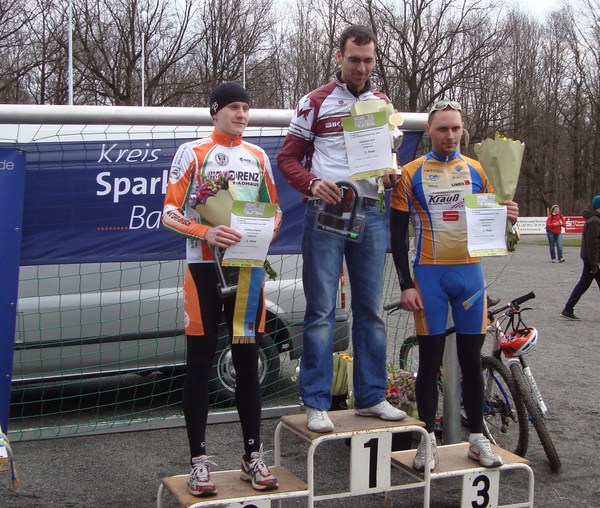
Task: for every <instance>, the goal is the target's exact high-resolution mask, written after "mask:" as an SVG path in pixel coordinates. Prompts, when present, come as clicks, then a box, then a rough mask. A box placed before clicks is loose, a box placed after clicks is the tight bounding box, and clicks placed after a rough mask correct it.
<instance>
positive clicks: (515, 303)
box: [383, 291, 535, 335]
mask: <svg viewBox="0 0 600 508" xmlns="http://www.w3.org/2000/svg"><path fill="white" fill-rule="evenodd" d="M533 298H535V293H534V292H533V291H530V292H529V293H527V294H525V295H521V296H517V298H515V299H513V300H511V301H510V303H507V304H506V305H503V306H502V307H498V308H497V309H493V310H489V311H488V314H489V316H490V317H492V316H495V315H497V314H500V313H501V312H504V311H506V310H508V309H518V308H519V306H520V305H521V304H522V303H525V302H526V301H528V300H532V299H533ZM399 308H400V300H394V301H393V302H391V303H388V304H387V305H384V306H383V310H384V311H394V310H398V309H399ZM451 333H452V332H451ZM447 335H449V334H448V333H447Z"/></svg>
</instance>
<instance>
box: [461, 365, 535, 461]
mask: <svg viewBox="0 0 600 508" xmlns="http://www.w3.org/2000/svg"><path fill="white" fill-rule="evenodd" d="M481 364H482V370H483V382H484V394H485V399H484V403H483V427H484V429H483V430H484V434H485V436H486V437H487V438H488V439H489V440H490V441H491V442H492V443H494V444H497V445H498V446H499V447H500V448H504V449H505V450H509V451H511V452H513V453H515V454H517V455H520V456H521V457H524V456H525V454H526V453H527V446H528V445H529V427H528V425H527V410H526V408H525V405H524V404H523V402H522V400H521V397H520V395H519V392H518V391H517V389H516V387H515V385H514V383H513V381H512V378H511V375H510V372H509V371H508V369H507V368H506V366H505V365H504V364H503V363H502V362H501V361H500V360H498V359H497V358H494V357H492V356H484V357H482V358H481ZM463 413H464V410H463Z"/></svg>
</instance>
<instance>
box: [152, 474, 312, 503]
mask: <svg viewBox="0 0 600 508" xmlns="http://www.w3.org/2000/svg"><path fill="white" fill-rule="evenodd" d="M269 470H270V471H271V473H273V474H274V475H275V476H276V477H277V480H278V481H279V488H278V489H275V490H269V491H259V490H254V489H253V488H252V485H251V484H250V483H248V482H244V481H242V480H240V470H239V469H236V470H232V471H216V472H211V473H210V477H211V479H212V480H213V481H214V482H215V484H216V486H217V490H218V491H219V492H218V494H216V495H215V496H209V497H196V496H192V495H191V494H190V493H189V492H188V487H187V479H188V475H187V474H182V475H177V476H169V477H166V478H163V479H162V480H161V487H160V488H159V490H158V495H157V499H156V505H157V507H159V508H160V507H161V506H162V492H163V487H164V488H165V489H167V490H168V491H169V492H170V493H171V495H172V496H173V497H174V498H175V499H176V500H177V502H178V503H179V504H180V505H181V506H182V507H184V508H189V507H191V506H217V505H218V506H223V505H225V504H227V503H231V502H240V501H245V500H248V499H252V498H254V499H257V498H262V499H265V498H270V499H283V498H292V497H304V496H307V495H308V490H307V485H306V482H304V481H302V480H301V479H300V478H298V477H296V476H294V475H293V474H292V473H290V472H289V471H288V470H287V469H285V468H283V467H281V466H273V467H270V468H269Z"/></svg>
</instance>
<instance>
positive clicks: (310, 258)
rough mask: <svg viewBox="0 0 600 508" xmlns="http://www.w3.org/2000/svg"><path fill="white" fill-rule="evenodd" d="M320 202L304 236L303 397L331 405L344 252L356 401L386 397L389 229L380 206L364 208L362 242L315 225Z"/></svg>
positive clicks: (310, 209) (312, 208)
mask: <svg viewBox="0 0 600 508" xmlns="http://www.w3.org/2000/svg"><path fill="white" fill-rule="evenodd" d="M317 213H318V207H317V206H316V205H315V204H313V203H311V202H309V203H308V205H307V210H306V215H305V218H304V236H303V238H302V256H303V267H302V280H303V284H304V294H305V296H306V313H305V315H304V346H303V347H304V352H303V354H302V360H301V363H300V396H301V397H302V400H303V401H304V404H305V405H306V406H308V407H311V408H314V409H319V410H321V411H327V410H329V409H330V407H331V383H332V378H333V359H332V358H333V356H332V355H333V327H334V325H335V308H336V299H337V290H338V285H339V278H340V269H341V267H342V262H343V259H344V256H345V258H346V267H347V269H348V276H349V279H350V288H351V298H352V348H353V352H354V360H353V374H354V376H353V382H354V400H355V406H356V407H358V408H365V407H370V406H373V405H375V404H378V403H379V402H381V401H383V400H384V395H383V393H384V391H385V388H386V365H385V358H386V357H385V355H386V332H385V324H384V322H383V319H382V317H381V316H380V313H379V311H380V309H379V306H380V303H381V294H382V291H383V270H384V265H385V256H386V246H387V228H386V225H385V221H384V217H383V216H382V215H381V214H380V212H379V209H378V208H377V207H376V206H370V207H366V208H365V209H364V215H365V230H364V234H363V238H362V241H361V242H360V243H356V242H351V241H346V240H344V239H343V238H342V237H338V236H335V235H332V234H329V233H324V232H322V231H317V230H316V229H315V220H316V216H317Z"/></svg>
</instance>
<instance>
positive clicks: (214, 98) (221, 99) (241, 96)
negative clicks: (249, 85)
mask: <svg viewBox="0 0 600 508" xmlns="http://www.w3.org/2000/svg"><path fill="white" fill-rule="evenodd" d="M232 102H245V103H246V104H248V105H249V104H250V97H249V96H248V92H246V89H245V88H244V87H243V86H242V85H238V84H237V83H234V82H233V81H227V82H225V83H221V84H220V85H218V86H217V87H216V88H215V89H214V90H213V91H212V92H211V94H210V102H209V104H210V114H211V116H213V115H216V114H217V113H218V112H219V111H220V110H221V109H223V108H224V107H225V106H227V104H231V103H232Z"/></svg>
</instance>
